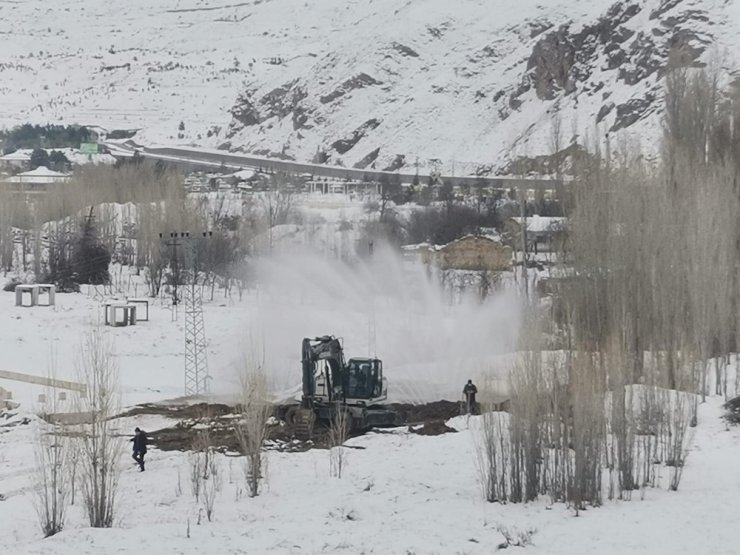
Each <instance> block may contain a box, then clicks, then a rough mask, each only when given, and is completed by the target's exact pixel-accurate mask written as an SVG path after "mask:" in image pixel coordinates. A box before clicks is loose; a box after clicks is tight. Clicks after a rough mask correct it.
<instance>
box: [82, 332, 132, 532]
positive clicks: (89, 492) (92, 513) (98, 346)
mask: <svg viewBox="0 0 740 555" xmlns="http://www.w3.org/2000/svg"><path fill="white" fill-rule="evenodd" d="M77 371H78V374H79V378H80V381H81V382H82V383H83V384H85V385H86V386H87V394H86V395H80V396H79V397H78V407H77V408H78V410H79V412H81V413H83V414H84V415H85V416H86V418H87V421H86V422H85V423H84V424H82V425H81V429H80V430H79V434H78V439H77V443H78V449H79V452H80V461H79V464H80V479H81V483H82V498H83V502H84V505H85V509H86V511H87V516H88V519H89V521H90V526H92V527H94V528H109V527H111V526H113V524H114V519H115V516H116V501H117V497H118V481H119V478H120V475H121V467H120V460H121V454H122V450H123V445H122V443H121V439H120V437H119V436H118V434H117V429H116V428H115V424H114V420H112V417H113V416H115V415H116V414H117V412H118V409H119V406H120V405H119V396H118V367H117V365H116V363H115V361H114V359H113V356H112V352H111V345H110V343H109V341H108V340H107V339H106V338H105V336H104V335H103V330H102V329H101V328H100V327H95V328H93V329H92V330H91V331H90V332H88V333H87V334H86V335H85V337H84V339H83V343H82V349H81V355H80V357H79V360H78V362H77Z"/></svg>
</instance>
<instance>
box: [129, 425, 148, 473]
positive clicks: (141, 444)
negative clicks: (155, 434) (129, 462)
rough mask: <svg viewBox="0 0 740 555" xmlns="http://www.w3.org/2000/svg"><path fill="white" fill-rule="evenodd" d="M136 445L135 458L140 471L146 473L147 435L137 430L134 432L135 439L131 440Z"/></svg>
mask: <svg viewBox="0 0 740 555" xmlns="http://www.w3.org/2000/svg"><path fill="white" fill-rule="evenodd" d="M130 441H132V442H133V443H134V454H133V458H134V460H135V461H136V462H137V463H138V465H139V470H140V471H141V472H144V455H146V434H145V433H144V432H143V431H142V430H140V429H139V428H136V430H134V437H132V438H131V440H130Z"/></svg>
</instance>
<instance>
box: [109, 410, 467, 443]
mask: <svg viewBox="0 0 740 555" xmlns="http://www.w3.org/2000/svg"><path fill="white" fill-rule="evenodd" d="M387 407H388V408H391V409H393V410H395V411H396V412H397V413H398V414H399V416H400V418H401V422H402V426H408V428H409V431H411V432H413V433H418V434H421V435H439V434H443V433H448V432H454V431H455V430H454V429H452V428H450V427H448V426H446V425H445V423H444V422H445V420H448V419H450V418H452V417H454V416H458V415H459V414H460V405H459V403H455V402H451V401H435V402H432V403H426V404H423V405H411V404H391V405H387ZM284 408H285V407H281V406H279V405H276V406H275V411H274V415H275V418H273V419H272V420H271V422H273V424H271V425H269V426H268V436H267V442H266V445H267V448H268V449H272V450H279V451H306V450H308V449H312V448H327V447H329V437H328V436H329V434H328V429H327V428H326V427H323V426H321V425H317V426H316V428H315V430H314V436H313V438H312V440H310V441H300V440H298V439H296V438H295V431H294V430H293V429H292V428H291V427H290V426H289V425H288V424H286V423H285V422H284V421H283V420H279V419H278V418H277V415H279V414H282V413H284V410H283V409H284ZM137 415H155V416H166V417H168V418H172V419H175V420H177V423H176V424H175V425H174V426H170V427H167V428H162V429H159V430H146V432H147V437H148V438H149V443H150V445H152V446H153V447H156V448H158V449H161V450H163V451H189V450H191V449H193V442H194V441H195V440H196V438H197V436H198V434H199V433H201V432H202V430H204V429H207V430H208V434H209V436H210V437H209V441H210V443H211V444H212V445H213V446H215V447H216V449H218V450H219V451H222V452H225V453H226V452H233V453H238V452H239V442H238V440H237V438H236V434H235V432H234V420H235V419H237V418H238V415H237V413H236V410H235V407H232V406H229V405H224V404H208V403H198V404H194V405H176V406H173V405H167V406H165V405H157V404H144V405H138V406H136V407H134V408H132V409H130V410H128V411H126V412H125V413H123V414H121V415H120V417H130V416H137ZM378 431H381V430H378ZM361 433H363V432H359V433H352V434H351V435H353V436H354V435H360V434H361Z"/></svg>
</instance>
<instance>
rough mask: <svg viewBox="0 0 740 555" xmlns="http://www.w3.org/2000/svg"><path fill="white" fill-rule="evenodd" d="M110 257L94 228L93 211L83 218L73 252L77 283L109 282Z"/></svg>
mask: <svg viewBox="0 0 740 555" xmlns="http://www.w3.org/2000/svg"><path fill="white" fill-rule="evenodd" d="M110 261H111V256H110V253H109V252H108V249H107V248H106V247H105V245H103V244H102V243H101V242H100V241H99V239H98V234H97V229H96V228H95V219H94V216H93V209H92V208H90V214H89V215H88V216H87V218H85V223H84V224H83V226H82V233H81V235H80V238H79V241H78V243H77V245H76V248H75V252H74V259H73V265H74V274H75V281H76V282H77V283H87V284H90V285H102V284H105V283H108V282H109V281H110V274H109V273H108V266H109V265H110Z"/></svg>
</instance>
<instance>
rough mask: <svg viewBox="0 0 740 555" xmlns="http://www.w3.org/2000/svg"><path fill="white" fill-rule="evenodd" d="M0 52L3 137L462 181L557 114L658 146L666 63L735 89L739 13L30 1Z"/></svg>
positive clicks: (670, 5)
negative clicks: (411, 172)
mask: <svg viewBox="0 0 740 555" xmlns="http://www.w3.org/2000/svg"><path fill="white" fill-rule="evenodd" d="M0 35H2V36H4V37H6V40H4V41H3V48H2V49H0V98H1V99H2V102H0V125H10V124H13V123H17V122H24V121H34V122H47V121H48V122H59V121H63V122H77V123H83V124H100V125H103V126H106V127H126V128H141V129H142V131H141V133H140V135H139V139H140V140H142V141H155V142H168V143H191V144H192V143H195V144H203V145H207V146H214V145H224V144H225V145H228V146H230V147H231V148H232V149H245V150H249V151H252V152H255V153H268V154H275V155H282V156H285V157H290V158H294V159H297V160H310V159H314V158H317V159H319V160H322V161H323V160H327V161H329V163H336V162H341V163H343V164H345V165H358V166H360V167H362V166H366V165H371V164H373V163H374V164H375V167H378V168H386V167H396V166H400V165H404V164H405V165H407V166H408V165H414V164H415V163H416V161H417V157H418V161H419V163H420V164H421V165H422V166H429V165H434V164H435V161H434V160H438V161H439V162H438V165H439V166H440V167H439V169H440V170H442V171H443V172H444V173H449V172H454V173H457V174H460V173H469V172H472V171H473V170H474V169H475V168H476V167H477V166H478V165H480V164H493V165H494V166H497V167H500V166H501V165H502V164H503V163H504V160H505V158H506V157H507V156H510V155H511V153H512V152H514V153H516V154H530V155H531V154H539V153H543V152H546V151H548V150H550V148H551V145H550V144H549V143H550V141H549V137H550V135H551V127H552V125H551V121H552V114H553V113H554V111H555V110H556V109H559V112H560V114H561V116H562V119H563V124H562V128H563V141H564V143H566V144H567V142H569V141H570V139H571V138H572V137H573V135H574V134H576V133H577V134H579V135H580V136H581V137H584V136H585V134H586V133H588V134H591V135H593V134H595V133H605V132H606V131H608V130H614V131H616V130H620V129H628V130H630V131H631V132H632V133H633V134H634V135H635V136H638V137H641V138H642V139H643V140H644V141H645V143H648V144H651V143H652V144H654V141H653V138H654V137H655V136H656V135H657V133H658V132H659V131H658V118H659V113H660V110H661V109H660V104H661V102H660V98H661V90H662V83H661V79H662V71H663V69H664V67H665V64H666V61H667V59H668V54H669V52H670V51H671V50H674V51H680V52H681V55H680V56H679V59H680V60H681V61H682V63H684V64H687V65H695V64H696V63H697V62H702V63H704V62H707V61H709V60H710V58H712V57H715V58H717V59H719V60H721V62H722V64H723V65H724V68H725V69H727V70H730V71H731V70H732V69H733V68H734V67H737V64H736V62H737V54H736V52H737V50H738V49H737V46H738V43H740V5H738V3H737V2H735V1H732V0H622V1H619V2H615V0H553V1H551V2H541V1H539V0H519V1H517V2H511V1H508V0H459V1H456V2H449V1H447V0H369V1H368V0H365V1H357V0H323V1H322V2H303V1H298V0H254V1H246V2H239V1H237V0H161V1H159V2H145V1H143V0H130V1H129V2H126V4H125V5H122V4H117V3H101V2H96V1H95V0H59V1H57V2H42V1H40V0H29V1H24V2H3V3H0ZM715 53H716V54H717V55H715ZM597 121H598V122H599V129H598V131H597V130H596V123H597ZM180 122H182V123H183V125H182V126H180ZM181 127H183V128H181ZM317 153H320V154H319V156H318V157H317V156H316V155H317Z"/></svg>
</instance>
